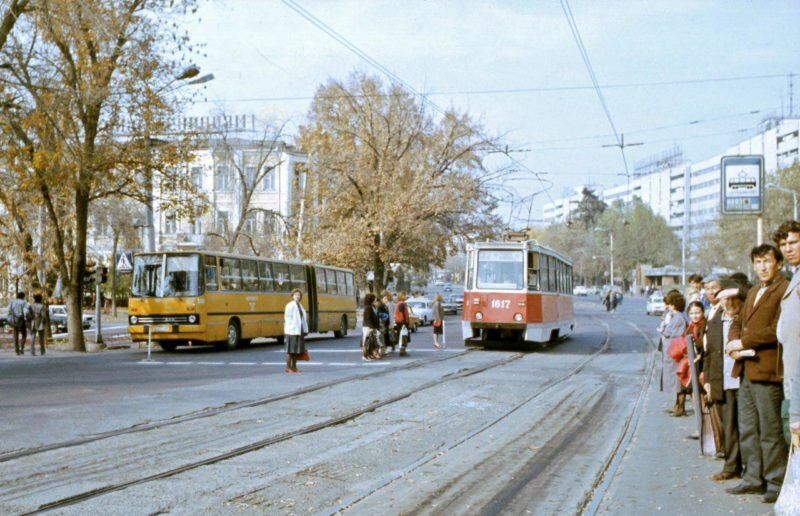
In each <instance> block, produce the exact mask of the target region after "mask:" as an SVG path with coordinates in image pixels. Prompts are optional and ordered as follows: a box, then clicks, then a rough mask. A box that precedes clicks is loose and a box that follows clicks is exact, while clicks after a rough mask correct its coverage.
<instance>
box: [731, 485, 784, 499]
mask: <svg viewBox="0 0 800 516" xmlns="http://www.w3.org/2000/svg"><path fill="white" fill-rule="evenodd" d="M725 492H726V493H730V494H735V495H742V494H764V493H766V492H767V490H766V489H764V486H749V485H747V484H739V485H737V486H733V487H729V488H727V489H725ZM764 496H765V497H766V495H764ZM775 496H776V499H777V493H776V495H775Z"/></svg>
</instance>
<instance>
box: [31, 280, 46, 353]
mask: <svg viewBox="0 0 800 516" xmlns="http://www.w3.org/2000/svg"><path fill="white" fill-rule="evenodd" d="M46 310H47V309H46V308H45V306H44V305H43V304H42V295H41V294H34V295H33V304H31V305H30V307H29V309H28V313H29V314H30V329H31V354H32V355H36V338H37V337H38V338H39V348H40V349H41V351H42V355H44V344H45V343H44V330H45V328H46V326H45V315H46Z"/></svg>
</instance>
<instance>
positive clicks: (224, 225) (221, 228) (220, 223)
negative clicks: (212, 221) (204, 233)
mask: <svg viewBox="0 0 800 516" xmlns="http://www.w3.org/2000/svg"><path fill="white" fill-rule="evenodd" d="M227 232H228V212H227V211H218V212H217V233H219V234H220V235H224V234H225V233H227Z"/></svg>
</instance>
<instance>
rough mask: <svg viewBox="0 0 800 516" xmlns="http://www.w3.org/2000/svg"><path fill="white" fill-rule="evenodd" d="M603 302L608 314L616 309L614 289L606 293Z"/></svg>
mask: <svg viewBox="0 0 800 516" xmlns="http://www.w3.org/2000/svg"><path fill="white" fill-rule="evenodd" d="M601 302H602V303H603V304H604V305H605V307H606V312H610V311H611V310H612V309H614V308H615V307H614V289H613V288H609V289H608V290H607V291H606V293H605V294H604V295H603V300H602V301H601Z"/></svg>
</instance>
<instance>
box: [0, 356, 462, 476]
mask: <svg viewBox="0 0 800 516" xmlns="http://www.w3.org/2000/svg"><path fill="white" fill-rule="evenodd" d="M471 352H473V350H469V349H468V350H465V351H463V352H461V353H453V354H450V355H447V356H443V357H436V358H431V359H425V360H415V361H414V362H411V363H409V364H406V365H402V366H398V367H392V368H387V369H383V370H378V371H375V372H373V373H367V374H357V375H350V376H346V377H344V378H337V379H335V380H331V381H327V382H321V383H316V384H313V385H309V386H308V387H302V388H300V389H295V390H293V391H289V392H285V393H281V394H274V395H272V396H266V397H264V398H259V399H256V400H248V401H243V402H237V403H230V404H226V405H222V406H219V407H213V408H210V409H203V410H201V411H196V412H190V413H187V414H181V415H178V416H175V417H172V418H170V419H164V420H160V421H155V422H151V423H142V424H137V425H133V426H129V427H125V428H119V429H116V430H109V431H107V432H102V433H97V434H92V435H88V436H85V437H79V438H76V439H70V440H67V441H60V442H56V443H51V444H46V445H43V446H37V447H33V448H25V449H22V450H14V451H11V452H6V453H1V454H0V464H1V463H4V462H9V461H13V460H16V459H20V458H23V457H30V456H33V455H37V454H41V453H45V452H49V451H54V450H60V449H65V448H71V447H75V446H82V445H85V444H89V443H93V442H97V441H102V440H105V439H110V438H112V437H119V436H122V435H127V434H134V433H138V432H148V431H152V430H158V429H162V428H166V427H170V426H174V425H178V424H182V423H186V422H190V421H196V420H199V419H204V418H208V417H213V416H217V415H220V414H225V413H229V412H233V411H237V410H242V409H247V408H253V407H259V406H263V405H268V404H270V403H276V402H279V401H282V400H286V399H290V398H294V397H297V396H301V395H303V394H309V393H312V392H316V391H320V390H323V389H327V388H330V387H335V386H337V385H341V384H344V383H347V382H353V381H358V380H364V379H367V378H377V377H382V376H386V375H389V374H392V373H396V372H399V371H408V370H411V369H417V368H420V367H423V366H426V365H429V364H434V363H438V362H444V361H447V360H453V359H455V358H458V357H461V356H464V355H466V354H467V353H471Z"/></svg>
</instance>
